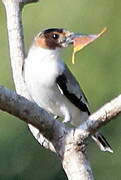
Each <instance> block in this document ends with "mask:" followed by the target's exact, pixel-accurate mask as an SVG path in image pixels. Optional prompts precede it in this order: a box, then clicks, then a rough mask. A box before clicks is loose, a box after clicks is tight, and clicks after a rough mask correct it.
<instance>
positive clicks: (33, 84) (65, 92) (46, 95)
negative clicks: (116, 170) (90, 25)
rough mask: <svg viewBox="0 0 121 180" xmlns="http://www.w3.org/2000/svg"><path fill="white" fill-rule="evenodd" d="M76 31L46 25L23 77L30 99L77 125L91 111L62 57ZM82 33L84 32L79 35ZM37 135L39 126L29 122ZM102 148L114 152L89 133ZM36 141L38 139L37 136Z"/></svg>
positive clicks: (38, 37)
mask: <svg viewBox="0 0 121 180" xmlns="http://www.w3.org/2000/svg"><path fill="white" fill-rule="evenodd" d="M77 36H78V34H76V33H74V32H70V31H68V30H66V29H64V28H49V29H45V30H43V31H41V32H40V33H38V34H37V36H36V37H35V38H34V41H33V43H32V45H31V47H30V49H29V51H28V55H27V57H26V59H25V64H24V68H23V74H24V80H25V83H26V86H27V90H28V92H29V94H30V96H31V98H32V100H33V101H34V102H35V103H37V104H38V105H39V106H40V107H41V108H43V109H44V110H46V111H47V112H49V113H51V114H52V115H53V116H54V117H55V118H57V117H61V118H62V119H63V122H64V123H67V122H69V123H70V124H71V125H73V126H75V127H77V126H79V125H80V124H81V123H82V122H84V121H85V120H87V119H88V117H89V115H90V110H89V103H88V100H87V98H86V96H85V94H84V92H83V90H82V89H81V87H80V85H79V83H78V81H77V80H76V78H75V76H74V75H73V73H72V72H71V70H70V69H69V68H68V66H67V65H66V64H65V63H64V61H63V58H62V57H61V52H62V50H63V49H65V48H66V47H68V46H69V45H72V44H73V41H74V38H75V37H77ZM82 36H83V35H82ZM29 127H30V130H31V132H32V133H33V135H34V136H35V138H36V139H37V140H38V138H37V134H38V133H39V130H37V129H36V128H35V127H33V126H32V125H29ZM92 139H93V140H94V141H95V142H96V143H97V145H98V146H99V148H100V149H101V150H102V151H108V152H113V150H112V148H111V146H110V145H109V143H108V142H107V140H106V139H105V137H104V136H103V135H102V134H101V133H100V132H96V133H95V134H94V135H92ZM38 141H39V140H38Z"/></svg>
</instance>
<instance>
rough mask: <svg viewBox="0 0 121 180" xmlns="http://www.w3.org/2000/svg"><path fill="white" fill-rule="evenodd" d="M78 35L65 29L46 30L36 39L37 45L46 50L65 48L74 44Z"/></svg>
mask: <svg viewBox="0 0 121 180" xmlns="http://www.w3.org/2000/svg"><path fill="white" fill-rule="evenodd" d="M75 36H76V34H74V33H72V32H69V31H67V30H65V29H58V28H52V29H46V30H44V31H42V32H40V33H39V34H38V35H37V36H36V38H35V44H36V46H38V47H41V48H45V49H53V50H54V49H56V48H64V47H67V46H68V45H69V44H72V43H73V39H74V37H75Z"/></svg>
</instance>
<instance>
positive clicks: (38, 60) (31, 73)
mask: <svg viewBox="0 0 121 180" xmlns="http://www.w3.org/2000/svg"><path fill="white" fill-rule="evenodd" d="M63 70H64V63H63V62H62V61H61V59H60V56H59V49H57V50H48V49H43V48H32V49H31V51H30V52H29V54H28V57H27V59H26V62H25V79H26V81H28V82H29V81H31V78H32V81H34V82H35V81H36V83H39V84H42V85H43V84H46V85H49V86H51V85H52V84H53V83H54V81H55V78H56V77H57V76H58V74H61V73H62V72H63Z"/></svg>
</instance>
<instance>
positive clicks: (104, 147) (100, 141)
mask: <svg viewBox="0 0 121 180" xmlns="http://www.w3.org/2000/svg"><path fill="white" fill-rule="evenodd" d="M92 139H93V140H94V141H95V142H96V144H97V145H98V146H99V148H100V149H101V151H108V152H111V153H113V150H112V148H111V146H110V145H109V143H108V142H107V141H106V139H105V137H104V136H103V135H102V134H101V133H99V132H97V133H95V134H94V135H93V136H92Z"/></svg>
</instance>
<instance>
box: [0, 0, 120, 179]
mask: <svg viewBox="0 0 121 180" xmlns="http://www.w3.org/2000/svg"><path fill="white" fill-rule="evenodd" d="M23 25H24V35H25V45H26V52H27V51H28V48H29V46H30V44H31V42H32V39H33V37H34V36H35V35H36V34H37V33H38V32H39V31H41V30H42V29H45V28H50V27H63V28H66V29H68V30H71V31H74V32H82V33H87V34H88V33H91V34H94V33H99V32H100V30H102V28H104V27H105V26H106V27H107V28H108V32H107V33H106V34H105V35H104V36H103V37H101V38H100V39H98V40H97V41H95V42H94V43H92V44H91V45H90V46H88V47H86V48H85V49H84V50H83V51H80V52H79V53H77V55H76V64H75V65H72V64H71V55H72V49H71V48H68V49H66V50H65V51H64V53H63V58H64V59H65V60H66V63H67V64H68V65H69V67H70V68H71V70H72V72H73V73H74V74H75V76H76V78H77V79H78V81H79V82H80V84H81V86H82V87H83V89H84V91H85V93H86V95H87V97H88V99H89V101H90V106H91V110H92V112H93V111H95V110H97V109H98V108H99V107H101V106H102V105H103V104H105V103H106V102H107V101H109V100H110V99H112V98H114V97H115V96H117V95H118V94H120V91H121V1H120V0H110V1H109V0H101V1H100V0H93V1H90V0H81V1H80V0H74V1H72V0H61V1H59V0H43V1H40V2H39V3H36V4H31V5H27V6H26V7H25V8H24V11H23ZM0 85H4V86H6V87H8V88H11V89H14V84H13V80H12V73H11V67H10V58H9V48H8V39H7V30H6V15H5V9H4V7H3V5H2V3H1V2H0ZM102 132H103V133H104V135H105V136H106V137H107V139H108V140H109V142H110V144H111V146H112V147H113V150H114V153H113V154H111V153H104V152H100V150H99V149H98V148H97V146H96V145H95V144H94V143H93V142H92V141H91V140H89V143H88V154H89V159H90V163H91V166H92V169H93V173H94V176H95V179H96V180H109V179H110V180H120V179H121V117H118V118H116V119H115V120H113V121H112V122H110V123H109V124H108V125H106V126H105V127H103V128H102ZM28 179H29V180H39V179H41V180H66V179H67V178H66V176H65V174H64V172H63V170H62V167H61V164H60V162H59V160H58V158H57V157H56V155H55V154H53V153H51V152H49V151H48V150H45V149H43V148H42V147H41V146H40V145H39V144H38V143H37V142H36V141H35V139H34V138H33V137H32V135H31V133H30V132H29V131H28V127H27V125H26V124H25V123H24V122H22V121H20V120H19V119H17V118H15V117H13V116H11V115H9V114H7V113H4V112H2V111H0V180H28Z"/></svg>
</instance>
